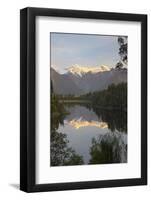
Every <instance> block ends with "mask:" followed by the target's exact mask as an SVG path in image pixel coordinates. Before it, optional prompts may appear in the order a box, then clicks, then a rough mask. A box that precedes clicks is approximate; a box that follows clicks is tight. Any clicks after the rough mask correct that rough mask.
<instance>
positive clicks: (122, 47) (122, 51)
mask: <svg viewBox="0 0 151 200" xmlns="http://www.w3.org/2000/svg"><path fill="white" fill-rule="evenodd" d="M118 44H119V52H118V53H119V55H120V59H121V60H120V61H119V62H118V63H117V64H116V68H118V69H121V68H122V67H123V66H124V65H126V66H127V62H128V58H127V37H126V36H120V37H118Z"/></svg>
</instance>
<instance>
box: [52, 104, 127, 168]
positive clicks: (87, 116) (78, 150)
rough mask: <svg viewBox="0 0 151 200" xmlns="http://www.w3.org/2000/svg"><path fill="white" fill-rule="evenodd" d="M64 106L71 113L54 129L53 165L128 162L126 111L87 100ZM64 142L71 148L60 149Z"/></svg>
mask: <svg viewBox="0 0 151 200" xmlns="http://www.w3.org/2000/svg"><path fill="white" fill-rule="evenodd" d="M65 109H66V110H67V112H68V113H69V114H67V115H66V116H65V117H64V120H63V123H59V124H58V126H57V127H58V128H57V129H56V130H55V131H56V133H57V134H58V137H57V138H54V137H51V166H62V165H78V164H108V163H125V162H127V113H126V112H124V111H119V110H118V111H115V110H101V109H98V108H92V107H91V106H90V105H84V104H83V105H75V104H65ZM59 134H60V135H59ZM61 134H62V135H61ZM60 136H64V139H60V138H59V137H60ZM55 137H56V136H55ZM60 141H61V142H62V143H59V142H60ZM65 143H66V147H65V148H66V149H67V148H68V152H66V151H65V150H62V151H61V147H62V146H63V144H64V145H65ZM65 148H64V149H65ZM61 154H62V156H60V155H61ZM56 160H57V162H54V161H56Z"/></svg>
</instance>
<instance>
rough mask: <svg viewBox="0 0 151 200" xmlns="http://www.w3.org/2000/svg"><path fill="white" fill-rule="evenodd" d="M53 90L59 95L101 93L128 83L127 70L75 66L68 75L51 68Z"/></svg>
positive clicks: (68, 71) (69, 69) (68, 70)
mask: <svg viewBox="0 0 151 200" xmlns="http://www.w3.org/2000/svg"><path fill="white" fill-rule="evenodd" d="M50 74H51V80H52V83H53V90H54V92H55V93H57V94H63V95H67V94H74V95H81V94H86V93H88V92H94V91H100V90H104V89H107V87H108V86H109V85H110V84H112V83H114V84H118V83H121V82H127V69H114V68H110V67H107V66H104V65H103V66H102V65H101V66H100V67H82V66H79V65H74V66H71V67H68V68H67V73H64V74H59V73H58V72H56V71H55V70H54V69H53V68H51V73H50Z"/></svg>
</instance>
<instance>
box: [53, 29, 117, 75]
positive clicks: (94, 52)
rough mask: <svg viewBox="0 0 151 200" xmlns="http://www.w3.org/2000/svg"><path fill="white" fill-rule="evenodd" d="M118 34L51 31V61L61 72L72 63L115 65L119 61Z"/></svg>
mask: <svg viewBox="0 0 151 200" xmlns="http://www.w3.org/2000/svg"><path fill="white" fill-rule="evenodd" d="M117 38H118V36H104V35H89V34H72V33H50V46H51V48H50V54H51V56H50V62H51V67H53V68H54V69H55V70H56V71H58V72H59V73H65V72H66V69H67V68H68V67H71V66H72V65H76V64H77V65H80V66H91V67H97V66H101V65H107V66H109V67H115V65H116V63H117V62H118V61H119V59H120V58H119V55H118V51H119V45H118V42H117Z"/></svg>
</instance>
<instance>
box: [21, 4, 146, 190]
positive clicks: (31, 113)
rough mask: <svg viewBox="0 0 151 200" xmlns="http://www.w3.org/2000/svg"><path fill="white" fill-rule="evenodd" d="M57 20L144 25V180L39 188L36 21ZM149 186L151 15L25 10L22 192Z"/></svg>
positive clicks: (70, 184)
mask: <svg viewBox="0 0 151 200" xmlns="http://www.w3.org/2000/svg"><path fill="white" fill-rule="evenodd" d="M37 16H54V17H68V18H84V19H96V20H98V19H103V20H118V21H119V20H120V21H131V22H140V23H141V155H140V156H141V178H132V179H120V180H119V179H117V180H100V181H85V182H71V183H52V184H51V183H50V184H36V183H35V178H36V177H35V176H36V173H35V172H36V163H35V154H36V150H35V145H36V143H35V137H36V133H35V123H36V122H35V117H36V116H35V111H36V110H35V109H36V108H35V101H36V95H35V87H36V85H35V79H36V76H35V71H36V65H35V42H36V41H35V30H36V29H35V19H36V17H37ZM146 184H147V15H143V14H125V13H111V12H110V13H109V12H94V11H83V10H64V9H48V8H32V7H28V8H24V9H22V10H21V11H20V189H21V190H22V191H25V192H44V191H57V190H73V189H89V188H105V187H121V186H133V185H146Z"/></svg>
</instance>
